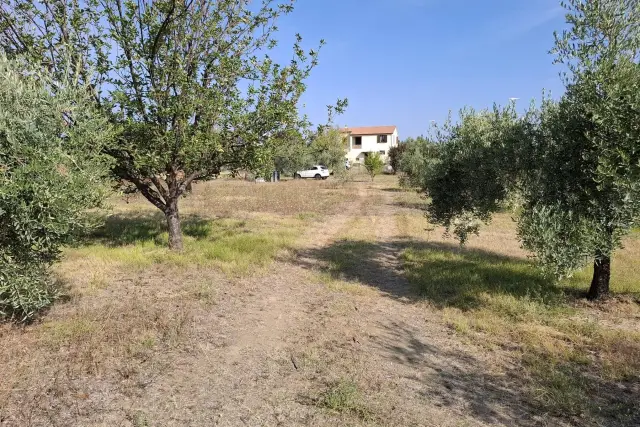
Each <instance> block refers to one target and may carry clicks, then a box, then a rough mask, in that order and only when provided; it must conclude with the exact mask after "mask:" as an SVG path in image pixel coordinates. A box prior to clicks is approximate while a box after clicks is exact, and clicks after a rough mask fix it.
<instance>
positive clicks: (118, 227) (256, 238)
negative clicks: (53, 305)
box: [67, 215, 305, 274]
mask: <svg viewBox="0 0 640 427" xmlns="http://www.w3.org/2000/svg"><path fill="white" fill-rule="evenodd" d="M304 223H305V220H300V219H296V218H292V219H280V218H266V217H256V218H253V219H252V218H250V219H246V220H245V219H242V220H241V219H230V218H220V219H202V218H198V217H191V218H189V217H187V218H185V219H184V221H183V238H184V250H183V251H182V252H173V251H170V250H169V249H168V246H167V242H168V234H167V232H166V231H165V226H164V222H163V218H162V217H161V216H160V215H116V216H112V217H109V218H107V220H106V222H105V225H104V226H103V227H102V228H100V229H98V230H97V231H96V232H95V233H94V235H93V236H91V237H90V238H89V239H88V240H87V241H86V242H85V244H84V245H82V246H78V247H75V248H70V249H69V250H68V251H67V255H68V257H71V258H79V257H86V258H90V259H97V260H100V261H102V262H110V263H115V264H119V265H122V266H125V267H132V268H146V267H149V266H151V265H154V264H166V265H174V266H190V265H199V266H214V267H216V268H219V269H220V270H222V271H223V272H225V273H228V274H242V273H246V272H247V271H249V270H251V269H252V268H259V267H264V266H265V265H267V264H268V263H269V262H271V261H272V260H273V259H274V258H275V257H276V256H277V254H278V252H279V251H281V250H283V249H286V248H290V247H292V246H293V245H294V243H295V241H296V238H297V237H298V235H299V232H300V229H301V227H303V226H304Z"/></svg>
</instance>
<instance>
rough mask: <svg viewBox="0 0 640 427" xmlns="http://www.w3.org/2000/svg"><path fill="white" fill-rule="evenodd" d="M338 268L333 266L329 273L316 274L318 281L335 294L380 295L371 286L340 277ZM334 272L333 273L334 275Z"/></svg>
mask: <svg viewBox="0 0 640 427" xmlns="http://www.w3.org/2000/svg"><path fill="white" fill-rule="evenodd" d="M338 271H339V269H338V267H337V266H335V265H334V266H331V267H330V270H329V271H323V272H320V273H317V274H316V277H317V279H318V280H319V281H320V282H322V283H324V284H325V285H326V286H327V288H328V289H329V290H331V291H333V292H343V293H346V294H351V295H358V296H374V295H378V291H377V290H376V289H375V288H372V287H371V286H367V285H365V284H362V283H360V282H358V281H354V280H348V279H346V278H343V277H340V274H338V273H337V272H338ZM332 272H333V273H332Z"/></svg>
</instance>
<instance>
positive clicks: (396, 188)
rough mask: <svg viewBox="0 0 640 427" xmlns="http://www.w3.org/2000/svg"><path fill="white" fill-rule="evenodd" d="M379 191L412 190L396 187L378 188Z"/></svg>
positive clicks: (405, 191) (404, 191)
mask: <svg viewBox="0 0 640 427" xmlns="http://www.w3.org/2000/svg"><path fill="white" fill-rule="evenodd" d="M380 191H386V192H388V193H409V192H413V190H409V189H404V188H398V187H386V188H380Z"/></svg>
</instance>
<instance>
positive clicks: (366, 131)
mask: <svg viewBox="0 0 640 427" xmlns="http://www.w3.org/2000/svg"><path fill="white" fill-rule="evenodd" d="M395 130H396V127H395V126H366V127H359V128H342V129H340V131H342V132H345V133H350V134H352V135H391V134H392V133H393V132H395Z"/></svg>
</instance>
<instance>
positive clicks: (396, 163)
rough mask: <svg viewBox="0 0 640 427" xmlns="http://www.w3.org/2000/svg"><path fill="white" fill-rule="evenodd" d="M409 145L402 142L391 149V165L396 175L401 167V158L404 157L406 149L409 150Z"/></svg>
mask: <svg viewBox="0 0 640 427" xmlns="http://www.w3.org/2000/svg"><path fill="white" fill-rule="evenodd" d="M407 147H408V145H407V144H405V143H400V144H398V145H396V146H395V147H391V148H390V149H389V166H391V168H392V169H393V174H394V175H395V174H396V173H397V172H398V170H399V169H400V159H402V155H403V154H404V152H405V151H407Z"/></svg>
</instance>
